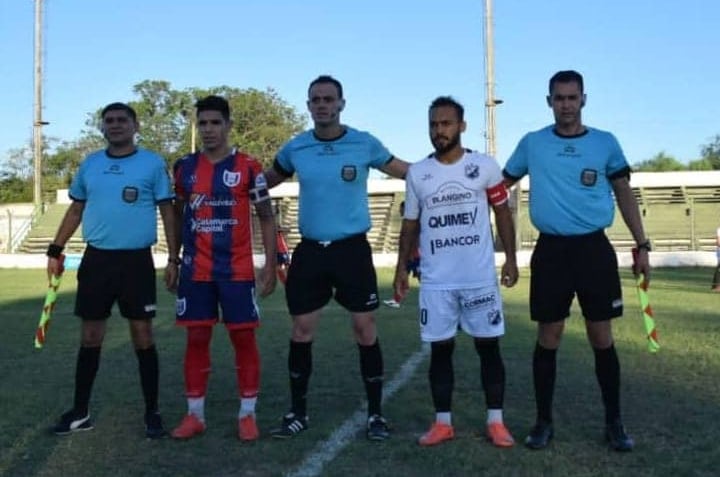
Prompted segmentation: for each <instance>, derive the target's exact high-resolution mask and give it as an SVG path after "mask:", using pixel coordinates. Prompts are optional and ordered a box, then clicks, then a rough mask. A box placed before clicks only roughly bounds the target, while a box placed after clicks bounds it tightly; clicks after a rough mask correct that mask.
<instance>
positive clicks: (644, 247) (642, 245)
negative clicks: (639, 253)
mask: <svg viewBox="0 0 720 477" xmlns="http://www.w3.org/2000/svg"><path fill="white" fill-rule="evenodd" d="M637 249H638V250H646V251H648V252H650V251H652V246H651V245H650V241H649V240H646V241H644V242H643V243H639V244H638V246H637Z"/></svg>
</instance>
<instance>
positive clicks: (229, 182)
mask: <svg viewBox="0 0 720 477" xmlns="http://www.w3.org/2000/svg"><path fill="white" fill-rule="evenodd" d="M240 178H241V175H240V173H239V172H231V171H223V184H225V185H226V186H228V187H235V186H236V185H238V184H239V183H240Z"/></svg>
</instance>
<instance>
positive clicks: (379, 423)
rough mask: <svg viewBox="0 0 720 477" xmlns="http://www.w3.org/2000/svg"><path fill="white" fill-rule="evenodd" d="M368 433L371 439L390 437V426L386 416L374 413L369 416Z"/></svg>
mask: <svg viewBox="0 0 720 477" xmlns="http://www.w3.org/2000/svg"><path fill="white" fill-rule="evenodd" d="M366 435H367V438H368V440H370V441H384V440H385V439H388V438H389V437H390V427H389V426H388V423H387V421H386V420H385V418H384V417H382V416H381V415H379V414H373V415H372V416H370V417H368V421H367V431H366Z"/></svg>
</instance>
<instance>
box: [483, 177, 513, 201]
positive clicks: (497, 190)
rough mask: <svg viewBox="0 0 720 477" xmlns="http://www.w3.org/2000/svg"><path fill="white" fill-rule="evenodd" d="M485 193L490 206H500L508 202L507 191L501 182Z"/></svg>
mask: <svg viewBox="0 0 720 477" xmlns="http://www.w3.org/2000/svg"><path fill="white" fill-rule="evenodd" d="M485 193H486V194H487V198H488V202H489V203H490V205H500V204H502V203H503V202H506V201H507V200H508V190H507V187H505V184H504V183H503V182H499V183H498V184H497V185H494V186H492V187H491V188H489V189H487V190H486V191H485Z"/></svg>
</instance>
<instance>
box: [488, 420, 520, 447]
mask: <svg viewBox="0 0 720 477" xmlns="http://www.w3.org/2000/svg"><path fill="white" fill-rule="evenodd" d="M487 438H488V440H489V441H490V442H492V443H493V445H494V446H495V447H512V446H513V445H515V439H513V437H512V436H511V435H510V431H508V429H507V427H505V424H503V423H502V422H491V423H490V424H488V426H487Z"/></svg>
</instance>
